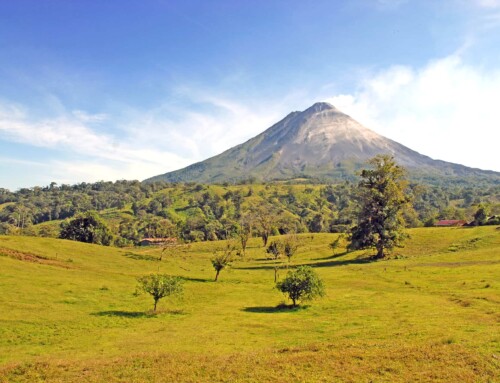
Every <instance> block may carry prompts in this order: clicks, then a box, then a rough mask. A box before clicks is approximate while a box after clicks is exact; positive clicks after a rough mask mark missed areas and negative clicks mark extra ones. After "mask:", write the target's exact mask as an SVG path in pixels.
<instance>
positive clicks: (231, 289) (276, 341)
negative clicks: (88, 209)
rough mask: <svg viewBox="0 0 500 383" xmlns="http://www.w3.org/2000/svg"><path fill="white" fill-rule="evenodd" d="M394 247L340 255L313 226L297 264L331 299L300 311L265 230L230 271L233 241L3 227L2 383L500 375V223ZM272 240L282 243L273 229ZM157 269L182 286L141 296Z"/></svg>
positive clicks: (426, 234) (427, 233)
mask: <svg viewBox="0 0 500 383" xmlns="http://www.w3.org/2000/svg"><path fill="white" fill-rule="evenodd" d="M409 233H410V235H411V238H410V239H409V240H408V241H407V243H406V247H405V248H401V249H397V250H396V251H395V253H394V254H393V258H392V259H389V260H385V261H376V262H374V261H370V260H369V257H370V256H371V255H373V253H372V252H359V251H358V252H352V253H345V252H343V251H344V249H342V248H340V249H337V253H336V254H335V255H333V254H332V250H331V249H330V248H329V247H328V244H329V243H331V242H332V241H333V240H334V239H335V238H336V237H337V234H303V235H301V236H300V239H301V247H300V248H299V251H298V253H297V254H296V255H295V256H294V257H293V258H292V261H291V265H290V266H288V267H294V266H297V265H302V264H307V265H311V266H313V267H314V269H315V271H316V272H317V273H318V274H319V275H320V277H321V278H322V279H323V281H324V284H325V287H326V296H325V297H324V298H321V299H320V300H317V301H313V302H310V303H306V304H302V305H301V306H299V307H298V308H295V309H292V308H290V307H289V306H285V305H283V303H287V304H290V302H286V301H285V298H284V297H283V295H282V294H281V293H279V292H278V291H277V290H276V289H275V288H274V268H275V266H276V265H279V266H280V267H281V269H280V271H279V277H280V278H283V277H284V275H285V274H286V267H287V263H288V261H287V260H278V261H276V260H270V259H268V254H266V253H265V250H264V248H263V247H262V245H261V243H262V242H261V240H260V239H257V238H254V239H252V240H251V241H250V244H249V247H248V249H247V253H246V257H245V258H238V259H237V260H236V261H235V262H234V263H233V265H232V267H231V268H230V269H229V270H226V269H224V270H223V271H222V272H221V274H220V276H219V281H218V282H213V279H214V276H215V271H214V270H213V268H212V265H211V263H210V258H211V256H212V253H213V251H214V250H215V248H216V247H217V246H220V245H221V242H203V243H194V244H191V245H186V246H183V247H181V248H178V249H177V250H176V251H175V252H171V253H169V254H168V255H165V254H164V256H163V257H161V261H160V260H159V259H160V253H161V249H158V248H141V249H138V248H123V249H119V248H113V247H103V246H98V245H90V244H84V243H79V242H72V241H65V240H57V239H50V238H32V237H19V236H0V307H2V310H1V311H0V381H1V382H151V381H155V382H172V381H178V382H214V381H221V382H332V381H334V382H335V381H339V382H370V381H373V382H409V381H413V382H496V381H499V379H500V373H499V371H500V335H499V334H500V331H499V329H500V326H499V322H500V310H499V304H500V287H499V286H500V285H499V280H498V276H499V275H500V230H498V229H497V228H496V227H494V226H488V227H474V228H419V229H412V230H410V231H409ZM272 239H273V238H271V240H272ZM151 272H155V273H156V272H161V273H168V274H172V275H177V276H180V277H182V278H183V279H184V290H185V291H184V295H183V296H182V297H176V298H165V299H163V300H161V301H160V302H159V305H158V313H157V314H153V313H152V312H151V309H152V307H153V300H152V298H151V296H149V295H147V294H137V293H136V288H137V282H136V278H137V277H138V276H140V275H144V274H148V273H151Z"/></svg>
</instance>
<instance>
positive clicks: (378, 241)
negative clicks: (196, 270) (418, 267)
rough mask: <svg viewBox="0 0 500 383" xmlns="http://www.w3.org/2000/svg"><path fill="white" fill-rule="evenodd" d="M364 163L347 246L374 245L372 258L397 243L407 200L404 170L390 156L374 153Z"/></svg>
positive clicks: (400, 241)
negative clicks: (353, 224) (353, 222)
mask: <svg viewBox="0 0 500 383" xmlns="http://www.w3.org/2000/svg"><path fill="white" fill-rule="evenodd" d="M368 163H369V164H370V165H371V166H372V169H364V170H363V171H362V172H361V177H362V180H361V181H360V182H359V185H358V199H359V206H360V208H359V211H358V217H357V225H356V226H354V227H353V228H352V230H351V233H350V240H351V242H350V244H349V249H351V250H357V249H364V248H369V247H375V248H376V249H377V254H376V256H375V258H376V259H381V258H384V257H385V256H386V250H391V249H392V248H394V247H395V246H400V245H401V244H402V242H403V240H404V239H405V238H406V237H407V235H406V234H405V233H404V230H403V229H404V226H405V221H404V217H403V212H404V210H405V208H406V207H407V206H408V203H409V199H410V198H409V196H408V194H407V193H406V188H407V182H406V181H405V180H404V175H405V170H404V169H403V168H402V167H400V166H398V165H397V164H396V162H395V161H394V158H393V157H391V156H388V155H378V156H376V157H374V158H372V159H371V160H369V161H368Z"/></svg>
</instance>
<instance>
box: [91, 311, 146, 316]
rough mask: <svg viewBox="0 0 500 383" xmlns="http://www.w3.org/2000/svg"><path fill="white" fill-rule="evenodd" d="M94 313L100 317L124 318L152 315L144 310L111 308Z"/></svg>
mask: <svg viewBox="0 0 500 383" xmlns="http://www.w3.org/2000/svg"><path fill="white" fill-rule="evenodd" d="M92 315H95V316H99V317H122V318H144V317H148V316H151V314H148V313H147V312H144V311H122V310H111V311H98V312H96V313H92Z"/></svg>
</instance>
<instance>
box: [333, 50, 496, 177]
mask: <svg viewBox="0 0 500 383" xmlns="http://www.w3.org/2000/svg"><path fill="white" fill-rule="evenodd" d="M498 100H500V71H498V70H497V71H490V72H487V71H480V70H478V69H475V68H473V67H470V66H468V65H466V64H464V63H463V62H462V60H461V58H460V56H459V55H451V56H449V57H445V58H442V59H440V60H435V61H432V62H430V63H429V64H428V65H426V66H425V67H423V68H421V69H416V68H412V67H407V66H394V67H390V68H388V69H386V70H383V71H381V72H379V73H376V74H374V75H373V76H368V77H366V78H364V79H362V80H361V81H360V84H359V91H357V92H355V93H352V94H343V95H336V96H334V97H331V98H330V99H329V101H330V102H332V103H333V104H335V105H336V106H338V107H339V108H340V109H342V110H344V111H345V112H346V113H348V114H351V116H353V117H354V118H356V119H358V120H359V121H360V122H362V123H363V124H364V125H366V126H367V127H370V128H372V129H374V130H376V131H377V132H379V133H381V134H383V135H385V136H387V137H389V138H392V139H394V140H396V141H399V142H401V143H403V144H405V145H406V146H409V147H410V148H412V149H415V150H417V151H419V152H421V153H423V154H426V155H429V156H431V157H433V158H438V159H443V160H447V161H452V162H456V163H461V164H465V165H469V166H474V167H480V168H488V169H493V170H497V171H500V162H499V161H498V154H497V151H498V142H497V141H496V140H495V139H493V137H495V135H496V132H497V131H498V127H499V126H500V114H499V113H498V112H497V110H498V105H497V104H498Z"/></svg>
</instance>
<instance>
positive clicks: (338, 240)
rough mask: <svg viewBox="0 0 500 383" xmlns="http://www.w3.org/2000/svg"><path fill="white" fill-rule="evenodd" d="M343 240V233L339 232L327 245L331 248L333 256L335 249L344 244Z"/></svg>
mask: <svg viewBox="0 0 500 383" xmlns="http://www.w3.org/2000/svg"><path fill="white" fill-rule="evenodd" d="M344 241H345V235H344V234H340V235H339V236H338V237H337V238H335V239H334V240H333V241H332V242H331V243H330V244H329V245H328V247H329V248H330V249H332V252H333V256H335V251H336V250H337V249H338V248H339V247H340V246H342V245H344Z"/></svg>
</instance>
